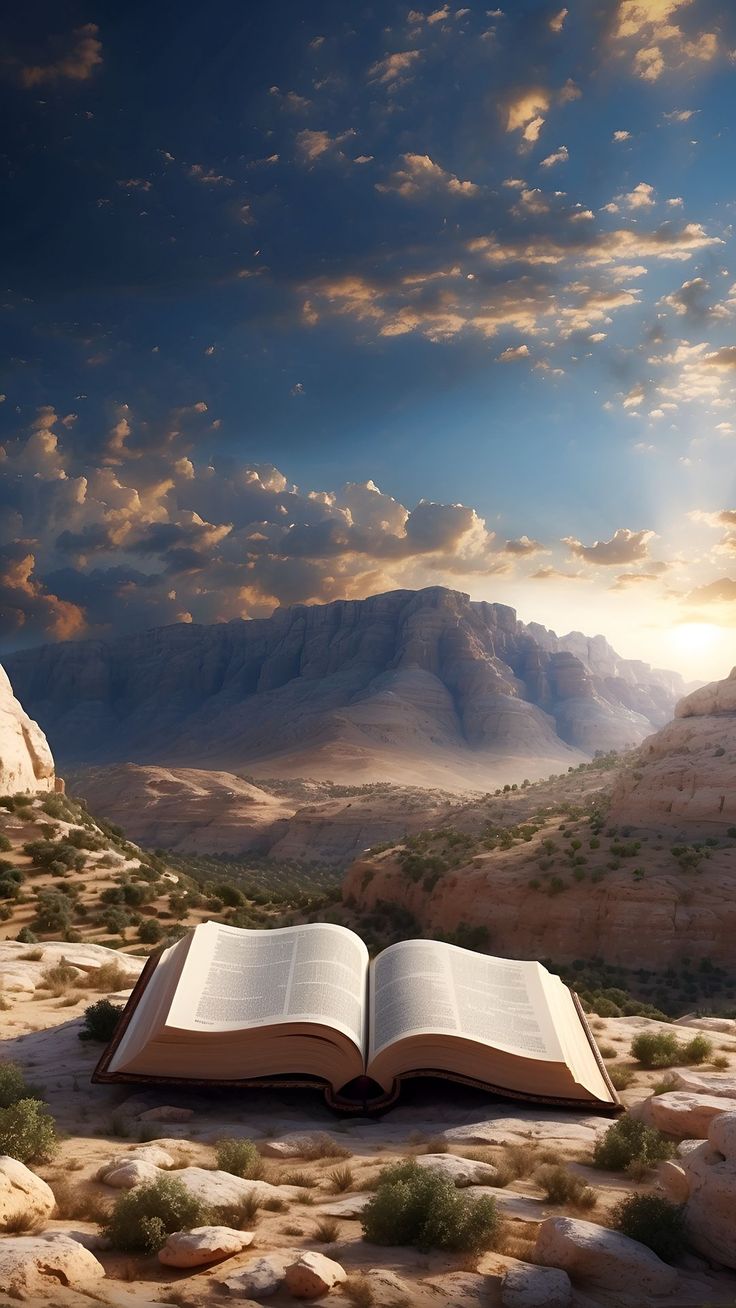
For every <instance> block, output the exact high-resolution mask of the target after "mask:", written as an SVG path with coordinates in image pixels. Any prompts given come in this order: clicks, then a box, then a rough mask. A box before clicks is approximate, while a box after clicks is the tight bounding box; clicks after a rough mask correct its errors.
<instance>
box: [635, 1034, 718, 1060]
mask: <svg viewBox="0 0 736 1308" xmlns="http://www.w3.org/2000/svg"><path fill="white" fill-rule="evenodd" d="M631 1052H632V1054H633V1056H634V1058H636V1059H638V1061H639V1062H640V1063H641V1065H642V1067H646V1068H649V1069H652V1068H656V1067H673V1066H674V1065H675V1063H704V1062H705V1060H706V1059H707V1058H710V1056H711V1054H712V1053H713V1042H712V1041H711V1040H709V1039H708V1037H707V1036H702V1035H698V1036H693V1038H692V1040H688V1042H687V1044H680V1042H679V1040H678V1039H677V1036H676V1035H674V1034H671V1033H670V1032H669V1031H667V1032H665V1031H640V1032H639V1034H638V1035H637V1036H635V1037H634V1039H633V1040H632V1042H631Z"/></svg>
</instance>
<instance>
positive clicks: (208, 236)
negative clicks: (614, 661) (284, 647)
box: [0, 0, 736, 680]
mask: <svg viewBox="0 0 736 1308" xmlns="http://www.w3.org/2000/svg"><path fill="white" fill-rule="evenodd" d="M14 9H15V12H13V13H8V14H6V16H5V19H4V22H3V30H2V44H1V46H0V109H1V110H2V112H3V121H4V122H5V123H6V124H8V127H7V129H6V131H5V134H4V138H3V142H2V146H0V178H1V184H2V189H3V194H2V203H1V205H0V231H1V239H0V260H2V264H3V265H4V266H3V269H2V294H1V295H0V332H1V333H2V350H1V351H0V357H1V358H2V363H1V365H0V369H1V371H0V392H2V402H0V515H1V519H0V520H1V522H2V531H1V532H0V653H2V652H8V651H11V650H14V649H18V648H23V647H28V646H32V645H37V644H40V643H44V642H48V641H63V640H70V639H79V638H85V637H92V638H102V639H106V638H110V637H114V636H115V635H118V634H121V633H128V632H135V631H140V630H144V629H146V628H150V627H154V626H160V625H164V624H168V623H172V622H192V621H193V622H220V621H228V620H230V619H233V618H248V617H254V616H256V617H261V616H265V615H268V614H269V613H271V612H272V611H273V610H274V609H275V608H277V607H278V606H284V605H289V604H294V603H319V602H325V601H329V600H332V599H337V598H344V597H348V598H360V597H363V596H365V595H369V594H372V593H376V592H379V591H383V590H388V589H392V588H394V587H411V588H414V587H418V586H428V585H445V586H450V587H453V588H456V589H459V590H463V591H466V592H468V593H469V594H470V595H471V596H472V597H473V598H475V599H485V600H495V601H498V602H501V603H505V604H511V605H513V606H514V607H515V608H516V609H517V611H518V613H519V616H520V617H521V618H522V619H524V620H525V621H537V622H542V623H544V624H545V625H546V626H548V627H551V628H553V629H554V630H556V631H557V632H559V633H563V632H566V631H568V630H571V629H577V630H583V631H585V632H587V633H588V634H595V633H598V632H601V633H603V634H604V635H605V636H607V637H608V639H609V640H610V641H611V642H612V644H613V645H614V646H615V647H616V648H617V649H618V650H619V652H620V653H622V654H625V655H626V656H628V657H634V658H642V659H645V660H647V661H649V662H651V663H654V664H655V665H657V666H662V667H670V668H675V669H677V670H679V671H681V672H682V673H683V674H684V675H685V676H686V677H687V678H698V679H701V680H708V679H712V678H715V677H722V676H725V675H727V673H728V672H729V670H730V668H731V666H732V664H733V663H736V657H734V653H735V651H734V643H735V642H734V640H733V635H734V627H735V626H736V508H734V505H736V486H735V485H734V480H735V479H734V470H735V468H736V463H735V460H734V451H735V450H736V414H734V398H735V395H736V257H735V256H736V250H735V249H734V235H733V222H734V217H735V216H736V210H735V205H736V192H735V191H734V177H735V176H736V168H735V163H736V160H735V158H734V131H735V130H736V129H735V128H734V123H735V122H736V84H735V80H734V79H735V78H736V7H735V6H733V5H732V4H730V3H728V0H600V2H598V0H568V4H567V6H565V7H563V6H561V5H560V4H559V3H557V2H555V3H551V4H550V3H545V2H542V0H539V2H537V0H514V2H513V3H512V2H508V3H506V4H505V5H503V7H502V8H497V9H496V8H486V7H485V5H478V4H471V5H455V4H444V5H442V6H441V7H438V8H432V7H431V6H429V7H426V8H421V9H419V8H417V9H413V8H411V7H410V6H408V5H406V4H394V3H373V4H363V3H361V2H360V0H357V2H356V3H353V4H351V5H345V4H344V3H340V4H338V3H334V2H333V0H293V2H289V3H286V2H285V0H271V2H270V3H269V4H268V5H265V4H258V3H256V2H255V0H251V2H250V3H243V0H210V3H209V4H208V5H207V7H206V10H203V9H202V6H201V5H198V4H197V5H195V4H193V3H190V2H189V0H177V3H176V4H175V5H174V4H171V3H167V2H166V0H161V3H159V4H156V5H149V4H143V3H140V2H138V0H127V2H126V4H124V5H121V4H120V3H119V2H116V3H112V2H111V0H110V2H107V0H86V2H85V3H77V0H67V3H65V4H64V5H58V4H51V3H48V4H44V3H34V0H31V2H30V3H28V4H26V5H23V6H15V7H14Z"/></svg>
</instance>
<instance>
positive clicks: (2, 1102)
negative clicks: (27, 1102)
mask: <svg viewBox="0 0 736 1308" xmlns="http://www.w3.org/2000/svg"><path fill="white" fill-rule="evenodd" d="M40 1098H41V1095H40V1093H39V1092H38V1091H37V1090H36V1088H35V1086H30V1085H28V1083H27V1082H26V1079H25V1076H24V1075H23V1070H22V1068H20V1067H19V1066H18V1064H17V1063H0V1108H10V1106H11V1104H17V1103H18V1101H19V1100H20V1099H40Z"/></svg>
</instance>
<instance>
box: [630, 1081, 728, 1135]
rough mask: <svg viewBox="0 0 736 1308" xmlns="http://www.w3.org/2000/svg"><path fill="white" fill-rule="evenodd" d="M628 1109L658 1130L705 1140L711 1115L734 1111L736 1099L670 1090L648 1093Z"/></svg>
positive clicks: (712, 1116) (711, 1119)
mask: <svg viewBox="0 0 736 1308" xmlns="http://www.w3.org/2000/svg"><path fill="white" fill-rule="evenodd" d="M629 1111H630V1112H631V1115H632V1117H637V1118H638V1119H639V1121H641V1122H646V1124H647V1126H656V1127H657V1130H659V1131H668V1132H669V1133H670V1135H681V1136H687V1137H688V1138H690V1139H693V1138H694V1137H697V1138H698V1139H699V1140H705V1139H707V1136H708V1128H709V1126H710V1124H711V1122H712V1121H713V1118H714V1117H718V1115H719V1114H720V1113H732V1112H736V1099H726V1098H724V1097H723V1096H722V1095H713V1094H707V1095H706V1094H695V1093H693V1092H691V1091H687V1090H672V1091H668V1092H667V1093H666V1094H663V1095H651V1096H650V1098H649V1099H644V1100H643V1101H642V1103H639V1104H635V1105H634V1106H633V1108H631V1109H630V1110H629Z"/></svg>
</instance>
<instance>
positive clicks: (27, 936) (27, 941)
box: [15, 927, 38, 945]
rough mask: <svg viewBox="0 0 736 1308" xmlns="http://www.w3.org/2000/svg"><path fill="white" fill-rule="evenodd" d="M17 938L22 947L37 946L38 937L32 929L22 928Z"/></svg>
mask: <svg viewBox="0 0 736 1308" xmlns="http://www.w3.org/2000/svg"><path fill="white" fill-rule="evenodd" d="M15 938H16V940H17V941H18V942H19V943H20V944H21V945H35V944H36V942H37V941H38V936H37V935H35V933H34V932H33V931H31V928H30V927H21V929H20V931H19V932H18V934H17V936H16V937H15Z"/></svg>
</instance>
